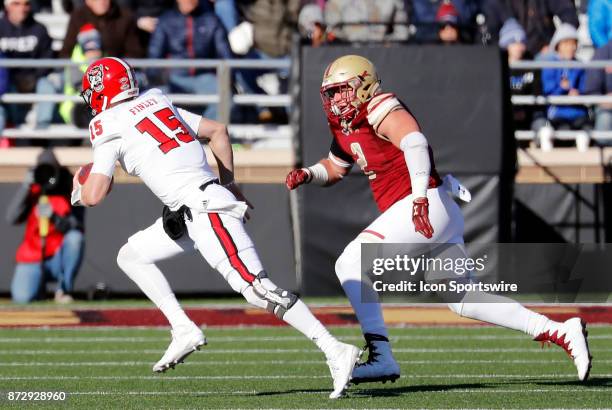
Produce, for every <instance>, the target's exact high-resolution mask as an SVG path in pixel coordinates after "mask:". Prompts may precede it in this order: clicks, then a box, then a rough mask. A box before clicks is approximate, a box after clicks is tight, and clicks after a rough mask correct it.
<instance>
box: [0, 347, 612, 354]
mask: <svg viewBox="0 0 612 410" xmlns="http://www.w3.org/2000/svg"><path fill="white" fill-rule="evenodd" d="M593 350H594V351H596V352H597V353H604V352H612V348H603V349H601V348H600V349H593ZM560 351H561V350H559V349H557V348H556V346H552V347H551V348H549V349H548V348H547V349H541V348H525V349H524V348H491V349H487V348H465V349H458V348H448V349H411V348H397V349H393V352H394V353H442V354H445V353H539V354H543V353H544V354H547V353H558V352H560ZM158 353H163V349H116V350H114V349H88V350H74V349H66V350H59V349H55V350H44V349H15V350H10V349H9V350H2V351H0V356H15V355H20V354H22V355H37V354H41V355H43V354H53V355H60V354H70V355H75V354H87V355H93V354H134V355H139V354H158ZM200 353H204V354H209V355H212V354H278V353H306V354H310V353H316V354H322V353H321V351H320V350H318V349H314V348H313V349H212V348H206V347H205V348H203V349H202V351H201V352H200Z"/></svg>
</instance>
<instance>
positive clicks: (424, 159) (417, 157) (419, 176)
mask: <svg viewBox="0 0 612 410" xmlns="http://www.w3.org/2000/svg"><path fill="white" fill-rule="evenodd" d="M400 149H401V150H402V151H404V159H405V160H406V165H407V166H408V172H409V173H410V181H411V183H412V194H413V197H414V198H421V197H427V187H428V186H429V174H430V172H431V161H430V160H429V144H428V143H427V139H426V138H425V136H424V135H423V134H422V133H420V132H418V131H416V132H411V133H410V134H406V135H405V136H404V138H402V141H401V142H400Z"/></svg>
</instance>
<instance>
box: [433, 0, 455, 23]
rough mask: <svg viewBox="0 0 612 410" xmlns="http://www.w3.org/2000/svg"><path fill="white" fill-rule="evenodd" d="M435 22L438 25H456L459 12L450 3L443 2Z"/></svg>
mask: <svg viewBox="0 0 612 410" xmlns="http://www.w3.org/2000/svg"><path fill="white" fill-rule="evenodd" d="M436 22H438V23H440V24H452V25H455V26H456V25H457V24H458V23H459V12H458V11H457V9H456V8H455V6H453V3H451V2H450V1H445V2H444V3H442V4H441V5H440V8H439V9H438V13H437V14H436Z"/></svg>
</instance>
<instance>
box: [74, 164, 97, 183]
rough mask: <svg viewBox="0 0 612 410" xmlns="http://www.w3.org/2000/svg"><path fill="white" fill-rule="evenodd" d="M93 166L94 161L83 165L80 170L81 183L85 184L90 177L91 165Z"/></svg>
mask: <svg viewBox="0 0 612 410" xmlns="http://www.w3.org/2000/svg"><path fill="white" fill-rule="evenodd" d="M92 166H93V162H90V163H89V164H86V165H83V166H82V167H81V169H80V171H79V177H78V179H79V184H81V185H83V184H84V183H85V181H87V178H89V173H90V172H91V167H92Z"/></svg>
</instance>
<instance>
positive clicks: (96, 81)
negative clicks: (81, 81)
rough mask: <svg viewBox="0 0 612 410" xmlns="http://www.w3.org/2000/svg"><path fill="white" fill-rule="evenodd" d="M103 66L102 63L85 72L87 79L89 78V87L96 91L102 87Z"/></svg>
mask: <svg viewBox="0 0 612 410" xmlns="http://www.w3.org/2000/svg"><path fill="white" fill-rule="evenodd" d="M103 78H104V67H103V66H102V64H100V65H97V66H94V67H92V68H91V70H89V72H88V73H87V79H88V80H89V84H90V87H91V88H92V89H93V90H94V91H95V92H97V93H99V92H100V91H102V90H103V89H104V82H103V81H102V80H103Z"/></svg>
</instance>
